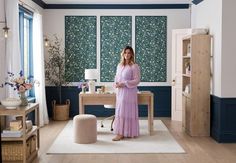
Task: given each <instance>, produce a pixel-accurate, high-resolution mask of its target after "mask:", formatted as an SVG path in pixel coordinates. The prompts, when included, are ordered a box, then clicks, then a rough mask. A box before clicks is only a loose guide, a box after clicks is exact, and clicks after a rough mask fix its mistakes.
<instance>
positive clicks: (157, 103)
mask: <svg viewBox="0 0 236 163" xmlns="http://www.w3.org/2000/svg"><path fill="white" fill-rule="evenodd" d="M138 89H139V90H140V91H144V90H145V91H147V90H149V91H152V92H153V93H154V116H155V117H170V116H171V87H170V86H140V87H138ZM80 91H81V90H80V89H78V88H77V87H74V86H73V87H62V101H63V102H64V103H65V101H66V99H70V102H71V107H70V117H73V116H75V115H77V114H78V113H79V97H78V94H79V93H80ZM46 99H47V107H48V114H49V117H52V105H51V102H52V100H54V99H55V100H57V101H59V100H58V99H59V97H58V90H57V87H52V86H47V87H46ZM85 107H86V113H88V114H94V115H96V116H97V117H107V116H110V115H112V114H114V109H106V108H104V107H103V106H97V105H96V106H85ZM139 116H140V117H144V116H145V117H146V116H147V106H144V105H140V106H139Z"/></svg>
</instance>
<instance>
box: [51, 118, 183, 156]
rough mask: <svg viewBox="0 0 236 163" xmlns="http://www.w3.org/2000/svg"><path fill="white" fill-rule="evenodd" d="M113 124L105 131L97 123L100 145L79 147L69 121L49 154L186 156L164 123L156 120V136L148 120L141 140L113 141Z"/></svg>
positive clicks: (144, 124)
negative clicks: (168, 154) (153, 154)
mask: <svg viewBox="0 0 236 163" xmlns="http://www.w3.org/2000/svg"><path fill="white" fill-rule="evenodd" d="M110 123H111V122H110V121H106V122H105V123H104V128H101V127H100V121H99V120H98V123H97V130H98V133H97V142H96V143H94V144H76V143H74V142H73V122H72V121H69V122H68V124H67V125H66V126H65V128H64V129H63V130H62V131H61V133H60V134H59V135H58V137H57V138H56V140H55V141H54V142H53V144H52V146H51V147H50V148H49V150H48V152H47V154H78V153H185V151H184V150H183V148H182V147H181V146H180V145H179V144H178V143H177V142H176V140H175V139H174V138H173V136H172V135H171V134H170V132H169V131H168V129H167V127H166V126H165V125H164V124H163V123H162V121H161V120H154V132H153V134H152V135H151V136H150V135H149V133H148V129H147V128H148V126H147V120H140V121H139V124H140V136H139V137H138V138H133V139H130V138H126V139H123V140H122V141H116V142H114V141H112V138H113V137H114V136H115V135H114V134H113V133H112V132H111V131H110Z"/></svg>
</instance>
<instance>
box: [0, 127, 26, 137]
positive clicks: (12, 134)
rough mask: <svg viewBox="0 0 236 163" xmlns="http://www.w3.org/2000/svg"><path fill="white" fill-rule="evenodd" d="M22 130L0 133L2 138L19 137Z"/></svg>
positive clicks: (5, 130)
mask: <svg viewBox="0 0 236 163" xmlns="http://www.w3.org/2000/svg"><path fill="white" fill-rule="evenodd" d="M22 134H23V130H22V129H21V130H11V129H10V128H7V129H4V130H3V131H2V133H1V136H2V137H21V136H22Z"/></svg>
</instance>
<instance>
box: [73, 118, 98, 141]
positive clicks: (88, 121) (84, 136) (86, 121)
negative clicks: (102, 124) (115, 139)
mask: <svg viewBox="0 0 236 163" xmlns="http://www.w3.org/2000/svg"><path fill="white" fill-rule="evenodd" d="M73 128H74V142H75V143H78V144H90V143H95V142H96V141H97V118H96V117H95V116H94V115H91V114H80V115H76V116H74V118H73Z"/></svg>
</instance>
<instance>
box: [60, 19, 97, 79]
mask: <svg viewBox="0 0 236 163" xmlns="http://www.w3.org/2000/svg"><path fill="white" fill-rule="evenodd" d="M96 28H97V19H96V16H65V52H66V71H67V72H69V71H73V72H74V75H73V76H72V77H71V79H70V81H71V82H78V81H81V80H82V79H84V70H85V69H90V68H96V67H97V66H96V64H97V62H96V59H97V53H96V52H97V49H96V48H97V46H96V42H97V40H96V38H97V36H96V34H97V33H96V31H97V29H96Z"/></svg>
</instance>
